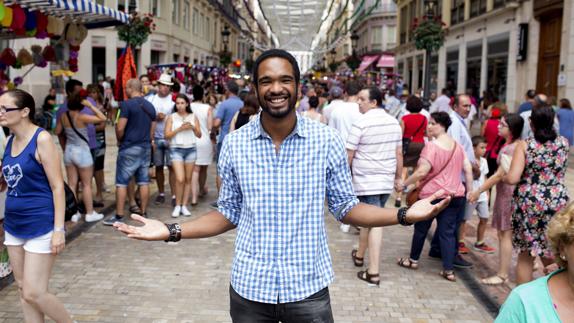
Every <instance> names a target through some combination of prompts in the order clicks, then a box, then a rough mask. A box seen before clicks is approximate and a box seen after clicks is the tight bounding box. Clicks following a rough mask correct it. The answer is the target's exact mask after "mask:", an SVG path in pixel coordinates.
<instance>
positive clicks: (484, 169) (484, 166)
mask: <svg viewBox="0 0 574 323" xmlns="http://www.w3.org/2000/svg"><path fill="white" fill-rule="evenodd" d="M486 174H488V162H486V158H484V157H480V177H479V178H478V179H475V180H473V181H472V190H473V191H476V190H477V189H478V188H479V187H480V185H482V184H484V182H485V181H486ZM487 201H488V195H487V194H486V192H482V193H481V194H480V196H479V197H478V201H477V202H487Z"/></svg>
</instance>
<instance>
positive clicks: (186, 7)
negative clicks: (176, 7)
mask: <svg viewBox="0 0 574 323" xmlns="http://www.w3.org/2000/svg"><path fill="white" fill-rule="evenodd" d="M189 8H190V6H189V0H185V2H184V3H183V28H185V29H186V30H189Z"/></svg>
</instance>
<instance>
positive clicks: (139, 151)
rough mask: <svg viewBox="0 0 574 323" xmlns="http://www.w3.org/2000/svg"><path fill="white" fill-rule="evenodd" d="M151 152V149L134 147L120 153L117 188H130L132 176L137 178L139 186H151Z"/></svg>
mask: <svg viewBox="0 0 574 323" xmlns="http://www.w3.org/2000/svg"><path fill="white" fill-rule="evenodd" d="M150 151H151V148H150V147H142V146H132V147H128V148H124V149H121V150H120V151H118V158H117V161H116V186H121V187H124V186H128V183H129V182H130V178H131V177H132V176H135V177H136V183H137V184H138V185H148V184H149V173H148V167H149V162H150V154H151V152H150Z"/></svg>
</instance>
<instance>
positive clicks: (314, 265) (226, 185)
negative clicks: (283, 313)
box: [218, 116, 359, 304]
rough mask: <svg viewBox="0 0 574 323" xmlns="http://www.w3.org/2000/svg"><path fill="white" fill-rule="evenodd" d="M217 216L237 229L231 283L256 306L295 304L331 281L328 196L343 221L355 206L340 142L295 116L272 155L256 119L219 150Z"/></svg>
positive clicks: (317, 125)
mask: <svg viewBox="0 0 574 323" xmlns="http://www.w3.org/2000/svg"><path fill="white" fill-rule="evenodd" d="M218 171H219V174H220V176H221V179H222V186H221V191H220V193H219V201H218V206H219V212H221V213H222V214H223V215H224V216H225V217H226V218H227V219H228V220H229V221H230V222H231V223H233V224H234V225H235V226H237V239H236V241H235V258H234V260H233V268H232V272H231V285H232V287H233V289H234V290H235V291H236V292H237V293H238V294H239V295H241V296H242V297H244V298H246V299H249V300H252V301H255V302H261V303H269V304H277V303H289V302H296V301H300V300H302V299H305V298H307V297H309V296H310V295H312V294H314V293H316V292H318V291H320V290H321V289H323V288H325V287H327V285H329V283H331V282H332V281H333V276H334V275H333V267H332V264H331V255H330V254H329V248H328V245H327V234H326V229H325V217H324V213H325V203H324V201H325V197H326V198H327V204H328V207H329V210H330V211H331V213H332V214H334V216H335V218H336V219H337V220H339V221H341V220H342V219H343V218H344V217H345V215H347V213H348V212H349V211H350V210H351V209H352V208H353V207H354V206H355V205H357V204H358V203H359V201H358V199H357V198H356V197H355V194H354V191H353V186H352V184H351V173H350V169H349V165H348V162H347V153H346V151H345V148H344V145H343V141H342V140H341V138H340V137H339V135H337V134H336V133H335V132H334V130H332V129H330V128H328V127H326V126H324V125H322V124H320V123H318V122H315V121H311V120H309V119H307V118H304V117H300V116H297V125H296V127H295V129H294V130H293V132H292V133H291V134H290V135H289V136H288V137H287V138H286V139H285V140H284V141H283V143H282V144H281V147H280V150H279V152H276V150H275V146H274V145H273V142H272V140H271V137H270V136H269V135H268V134H267V133H266V132H265V131H264V130H263V127H262V126H261V123H260V119H259V117H257V118H256V119H255V120H253V121H252V122H250V123H248V124H247V125H245V126H243V127H241V128H240V129H239V130H237V131H235V132H233V133H231V134H229V135H228V136H227V137H226V139H225V141H224V143H223V147H222V149H221V155H220V158H219V164H218Z"/></svg>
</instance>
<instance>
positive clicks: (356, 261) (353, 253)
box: [351, 249, 365, 267]
mask: <svg viewBox="0 0 574 323" xmlns="http://www.w3.org/2000/svg"><path fill="white" fill-rule="evenodd" d="M351 258H353V263H354V264H355V267H363V265H364V264H365V259H364V258H359V257H357V249H353V251H351Z"/></svg>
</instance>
